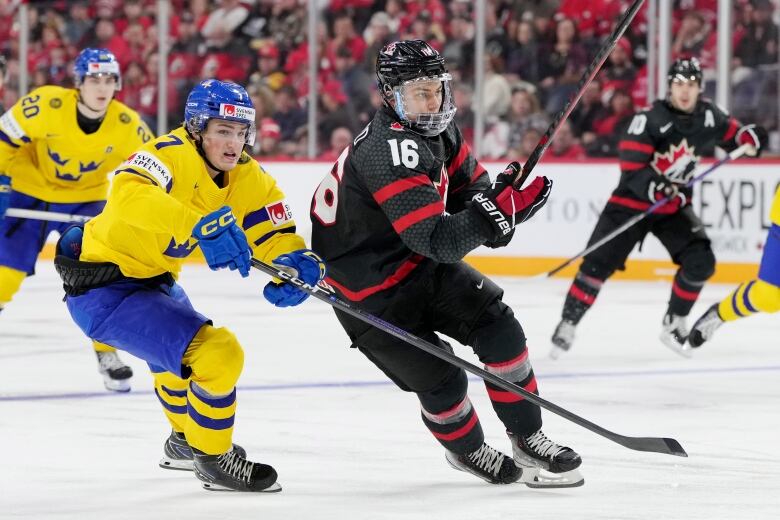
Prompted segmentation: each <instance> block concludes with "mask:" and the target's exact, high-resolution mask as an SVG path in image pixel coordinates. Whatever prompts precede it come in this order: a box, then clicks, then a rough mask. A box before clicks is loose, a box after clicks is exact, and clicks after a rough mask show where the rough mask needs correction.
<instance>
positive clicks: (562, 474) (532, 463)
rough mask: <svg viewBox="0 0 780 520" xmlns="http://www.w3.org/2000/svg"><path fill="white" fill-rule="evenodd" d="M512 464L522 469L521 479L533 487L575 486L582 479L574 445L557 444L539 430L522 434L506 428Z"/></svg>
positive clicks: (579, 462)
mask: <svg viewBox="0 0 780 520" xmlns="http://www.w3.org/2000/svg"><path fill="white" fill-rule="evenodd" d="M507 435H508V436H509V440H511V441H512V454H513V456H514V461H515V464H517V466H518V467H520V468H522V469H523V476H522V479H521V480H520V482H522V483H523V484H525V485H526V486H528V487H532V488H564V487H577V486H581V485H583V484H584V483H585V479H584V478H583V476H582V475H581V474H580V472H579V470H578V469H577V468H579V466H580V464H582V459H581V458H580V456H579V455H578V454H577V452H575V451H574V450H573V449H571V448H569V447H566V446H560V445H558V444H556V443H554V442H553V441H551V440H550V439H548V438H547V436H546V435H545V434H544V432H542V430H541V429H540V430H538V431H536V432H535V433H532V434H531V435H527V436H525V437H522V436H520V435H515V434H514V433H512V432H507Z"/></svg>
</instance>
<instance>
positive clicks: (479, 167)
mask: <svg viewBox="0 0 780 520" xmlns="http://www.w3.org/2000/svg"><path fill="white" fill-rule="evenodd" d="M484 173H487V170H486V169H485V167H484V166H482V165H481V164H479V163H477V167H476V168H474V174H473V175H472V176H471V181H470V182H471V184H474V182H475V181H476V180H477V179H479V178H480V177H482V174H484Z"/></svg>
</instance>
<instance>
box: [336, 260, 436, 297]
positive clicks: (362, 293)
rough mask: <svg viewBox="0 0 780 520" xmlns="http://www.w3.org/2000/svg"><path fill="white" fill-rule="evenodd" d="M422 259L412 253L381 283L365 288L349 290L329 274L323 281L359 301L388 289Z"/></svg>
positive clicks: (402, 278)
mask: <svg viewBox="0 0 780 520" xmlns="http://www.w3.org/2000/svg"><path fill="white" fill-rule="evenodd" d="M424 259H425V257H424V256H422V255H417V254H414V255H412V256H411V257H410V258H409V259H408V260H406V261H404V262H403V263H402V264H401V265H400V266H398V269H396V270H395V272H394V273H393V274H391V275H390V276H388V277H387V278H385V280H384V281H383V282H382V283H379V284H377V285H372V286H371V287H366V288H365V289H361V290H359V291H350V290H349V289H347V288H346V287H344V286H343V285H341V284H340V283H338V282H337V281H335V280H334V279H333V278H331V277H330V276H328V277H326V278H325V282H327V283H329V284H330V285H332V286H333V287H335V288H336V289H338V290H339V292H341V294H343V295H344V296H345V297H346V298H347V299H348V300H350V301H353V302H359V301H363V300H365V299H366V298H368V297H369V296H371V295H372V294H376V293H378V292H379V291H384V290H385V289H389V288H390V287H393V286H394V285H397V284H398V283H399V282H400V281H402V280H404V279H405V278H406V277H407V276H409V274H410V273H411V272H412V271H414V269H415V268H416V267H417V266H418V265H420V262H422V261H423V260H424Z"/></svg>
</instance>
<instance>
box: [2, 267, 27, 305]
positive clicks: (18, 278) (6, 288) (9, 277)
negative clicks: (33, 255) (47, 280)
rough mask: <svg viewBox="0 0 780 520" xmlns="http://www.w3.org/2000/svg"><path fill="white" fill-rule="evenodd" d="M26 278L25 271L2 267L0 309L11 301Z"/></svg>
mask: <svg viewBox="0 0 780 520" xmlns="http://www.w3.org/2000/svg"><path fill="white" fill-rule="evenodd" d="M26 277H27V273H25V272H23V271H17V270H16V269H11V268H10V267H6V266H4V265H0V309H2V308H3V307H4V306H5V304H7V303H8V302H10V301H11V298H13V297H14V294H16V293H17V291H19V287H21V286H22V282H23V281H24V279H25V278H26Z"/></svg>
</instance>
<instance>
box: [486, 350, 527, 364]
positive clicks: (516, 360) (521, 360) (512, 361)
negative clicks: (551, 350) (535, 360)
mask: <svg viewBox="0 0 780 520" xmlns="http://www.w3.org/2000/svg"><path fill="white" fill-rule="evenodd" d="M526 359H528V350H527V349H526V350H524V351H523V353H522V354H520V355H519V356H517V357H516V358H514V359H510V360H509V361H503V362H501V363H485V365H486V366H489V367H490V368H504V367H508V366H512V365H521V364H523V363H525V360H526Z"/></svg>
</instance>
